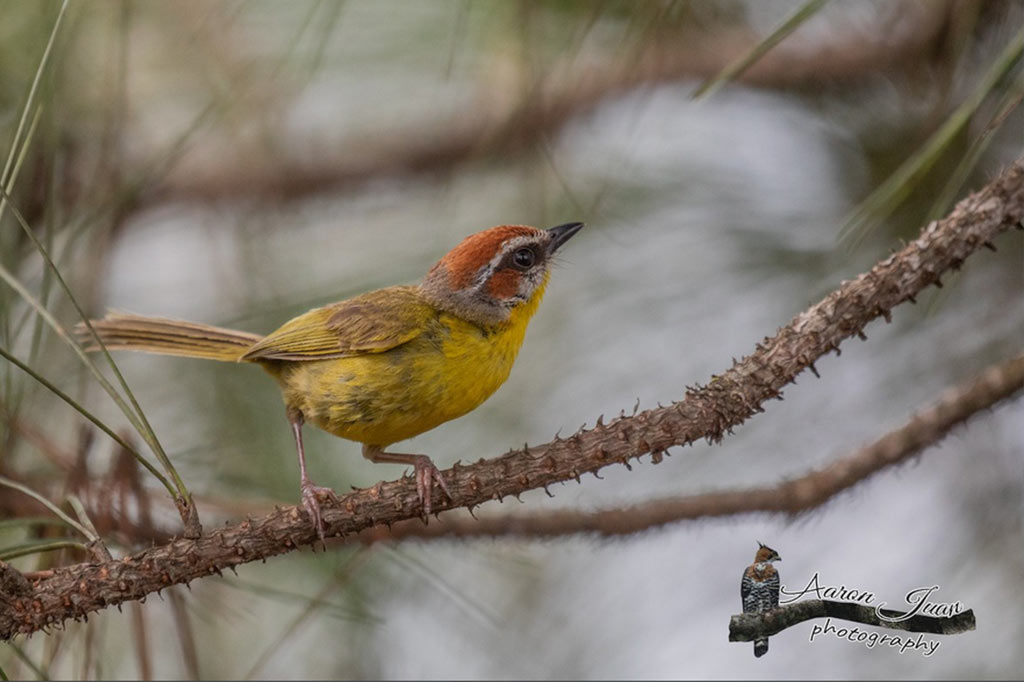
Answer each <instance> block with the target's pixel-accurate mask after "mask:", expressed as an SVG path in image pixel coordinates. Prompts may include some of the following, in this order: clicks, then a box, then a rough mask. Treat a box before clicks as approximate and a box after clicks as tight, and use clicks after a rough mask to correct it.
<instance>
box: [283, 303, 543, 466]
mask: <svg viewBox="0 0 1024 682" xmlns="http://www.w3.org/2000/svg"><path fill="white" fill-rule="evenodd" d="M542 293H543V291H538V292H537V295H535V296H534V297H533V300H531V301H529V302H527V303H525V304H523V305H521V306H519V307H518V308H517V309H515V310H513V311H512V314H511V315H510V318H509V320H508V322H507V323H505V324H503V325H500V326H499V327H495V328H492V329H482V328H481V327H479V326H477V325H475V324H472V323H470V322H467V321H465V320H462V319H460V318H458V317H456V316H454V315H451V314H449V313H444V312H442V313H439V314H438V315H437V317H436V318H435V320H433V321H432V322H431V324H429V325H428V327H427V328H426V329H425V330H424V331H423V333H422V334H420V335H419V336H418V337H416V338H415V339H413V340H411V341H409V342H408V343H405V344H402V345H400V346H398V347H396V348H392V349H391V350H388V351H385V352H383V353H367V354H361V355H353V356H350V357H342V358H334V359H328V360H315V361H304V362H287V363H284V364H282V365H280V366H279V367H278V368H275V369H271V368H270V367H268V370H271V372H272V374H274V375H275V377H276V378H277V379H278V382H279V383H280V384H281V388H282V391H283V393H284V398H285V402H286V403H287V404H288V405H291V406H294V407H297V408H298V409H300V410H301V411H302V413H303V415H304V416H305V418H306V420H307V421H308V422H310V423H312V424H315V425H316V426H318V427H320V428H322V429H324V430H325V431H328V432H330V433H332V434H334V435H336V436H340V437H342V438H346V439H348V440H354V441H358V442H361V443H368V444H371V445H380V446H387V445H390V444H391V443H395V442H398V441H400V440H404V439H406V438H411V437H413V436H415V435H418V434H420V433H423V432H424V431H428V430H430V429H432V428H434V427H435V426H437V425H439V424H442V423H444V422H446V421H448V420H450V419H455V418H456V417H460V416H462V415H464V414H466V413H467V412H469V411H471V410H473V409H475V408H476V407H478V406H479V405H480V404H481V403H482V402H484V401H485V400H486V399H487V398H488V397H490V396H491V394H493V393H494V392H495V391H496V390H497V389H498V387H499V386H501V385H502V384H503V383H504V382H505V380H506V379H507V378H508V376H509V373H510V372H511V370H512V365H513V363H514V362H515V359H516V355H517V353H518V352H519V347H520V346H521V345H522V343H523V338H524V337H525V335H526V327H527V324H528V322H529V320H530V317H531V316H532V315H533V313H534V312H535V311H536V309H537V306H538V305H539V303H540V298H541V295H542Z"/></svg>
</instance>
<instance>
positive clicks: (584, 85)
mask: <svg viewBox="0 0 1024 682" xmlns="http://www.w3.org/2000/svg"><path fill="white" fill-rule="evenodd" d="M955 5H956V2H952V1H950V2H903V3H899V4H898V5H896V9H895V10H893V9H892V8H889V7H887V8H885V9H883V10H882V11H880V12H879V16H878V18H877V25H874V26H872V27H871V28H869V29H865V30H862V31H857V30H844V31H820V32H818V34H817V35H816V36H815V37H814V38H809V37H805V38H802V39H800V38H799V35H798V36H797V38H791V39H789V40H786V41H785V42H783V43H782V44H780V45H778V46H776V47H774V48H773V49H771V50H770V51H769V52H767V53H766V54H764V55H763V56H761V57H760V59H759V60H758V61H757V62H756V63H754V64H752V65H751V66H750V67H749V68H748V69H747V70H746V71H744V72H743V73H742V74H741V75H740V76H738V77H737V80H738V81H739V82H742V83H746V84H748V85H754V86H759V87H766V88H778V89H786V88H814V87H820V86H821V85H822V84H832V85H848V84H850V83H851V82H856V81H860V80H863V79H865V78H867V77H868V76H870V75H871V74H873V73H877V72H882V73H891V72H893V71H897V70H906V69H908V68H917V67H918V66H919V65H920V64H921V62H922V61H923V60H927V59H931V53H932V52H933V48H935V46H936V45H938V44H940V43H941V42H942V38H943V35H944V31H945V29H946V27H947V25H948V21H949V17H950V14H951V12H953V11H954V7H955ZM762 40H763V37H762V36H760V35H757V34H755V33H754V32H753V31H751V30H749V29H746V28H744V29H737V28H734V27H727V28H720V29H718V30H716V31H708V30H706V29H704V30H701V31H696V30H692V29H691V30H690V31H688V32H685V33H683V34H679V33H670V34H667V35H661V36H654V37H652V38H650V39H645V40H644V41H643V45H642V46H641V47H639V48H637V51H636V53H635V54H634V55H632V56H628V55H627V56H625V57H623V56H622V55H621V54H619V53H616V54H613V55H610V56H609V57H608V58H606V59H605V60H604V61H603V62H601V63H598V64H593V63H591V64H589V65H581V64H580V61H581V60H580V59H579V58H578V56H574V57H573V58H572V59H568V60H566V61H565V62H563V63H561V64H558V65H555V66H554V67H552V68H551V69H550V70H549V75H548V76H547V77H546V78H545V79H544V80H543V81H541V82H539V83H537V84H536V85H535V86H534V87H533V88H530V89H529V90H528V93H527V94H526V96H525V97H523V98H522V99H510V98H509V97H508V96H507V92H508V90H509V87H508V83H507V82H504V81H501V82H497V83H494V84H491V85H488V86H485V87H484V88H483V89H482V91H481V92H480V94H479V96H478V97H477V98H476V99H475V100H474V101H473V102H471V103H470V104H469V105H468V106H466V107H465V109H463V110H462V111H459V112H458V113H456V114H455V115H453V116H451V117H450V118H449V119H448V120H446V121H444V122H440V123H436V122H428V121H419V122H416V123H415V124H413V125H410V126H408V127H407V128H406V129H404V130H392V131H381V130H377V131H374V132H373V134H372V135H366V134H365V133H359V134H358V135H355V136H352V137H351V138H350V139H349V140H348V141H347V142H346V143H345V144H343V145H339V146H338V148H336V149H333V150H331V149H325V148H324V147H323V145H319V146H318V145H316V143H315V142H308V143H306V144H304V143H302V142H298V143H295V144H288V145H285V146H286V147H287V148H288V149H289V150H300V152H298V153H294V155H291V156H289V155H285V154H282V153H278V152H277V151H273V152H271V151H268V150H267V149H265V148H264V147H261V146H259V142H258V141H257V143H256V144H254V145H250V146H239V147H237V148H235V149H234V150H233V153H225V154H220V155H206V156H204V158H203V160H202V161H200V160H198V159H196V158H193V159H191V160H185V161H183V162H181V163H179V165H178V166H177V167H175V168H174V169H173V170H172V171H170V172H169V173H168V174H167V175H166V177H164V178H163V180H162V181H160V182H158V183H156V184H155V185H154V186H152V187H151V188H150V189H149V191H148V192H146V193H145V195H144V196H143V197H141V198H140V201H141V202H142V203H144V204H153V203H161V202H166V201H217V200H227V199H237V198H245V199H256V200H260V201H282V200H295V199H301V198H304V197H306V196H310V195H314V194H318V193H323V192H332V191H337V190H339V189H342V188H344V187H348V186H352V185H356V184H359V183H363V182H366V181H368V180H371V179H373V178H376V177H381V176H400V175H409V174H422V173H443V172H448V171H450V170H452V169H454V168H455V167H456V166H457V165H458V164H460V163H464V162H467V161H471V160H473V159H477V158H481V157H484V156H488V155H497V154H505V155H507V154H509V153H515V152H518V151H522V150H524V149H528V148H530V147H531V146H532V145H535V144H537V143H539V142H541V141H543V140H545V139H547V138H550V137H551V136H553V135H555V134H557V133H558V131H559V130H560V129H561V128H562V126H564V125H565V124H566V123H567V122H569V121H570V120H571V119H572V118H574V117H577V116H580V115H583V114H586V113H587V112H589V111H591V110H592V109H594V108H595V107H597V106H598V105H600V104H601V103H603V102H605V101H608V100H609V99H612V98H615V97H619V96H622V95H624V94H625V93H627V92H629V91H631V90H634V89H636V88H639V87H643V86H651V85H658V84H663V83H670V82H675V81H680V80H701V79H705V78H711V77H714V76H716V75H718V74H719V73H720V72H721V71H722V70H723V69H725V68H727V67H728V66H729V65H731V64H733V63H735V62H736V61H737V60H738V59H740V58H742V57H743V56H744V55H746V54H748V53H750V52H751V51H752V50H755V49H756V48H757V47H758V46H759V45H760V43H761V42H762ZM304 148H305V149H306V150H308V151H310V152H311V153H309V154H307V155H304V156H302V155H299V154H300V153H301V150H302V149H304Z"/></svg>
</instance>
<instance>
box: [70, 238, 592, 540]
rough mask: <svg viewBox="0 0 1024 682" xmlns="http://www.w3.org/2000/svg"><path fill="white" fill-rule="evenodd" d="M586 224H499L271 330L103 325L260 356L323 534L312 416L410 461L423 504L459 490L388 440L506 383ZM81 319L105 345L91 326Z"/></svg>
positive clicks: (471, 404) (187, 348)
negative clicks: (423, 268) (424, 267)
mask: <svg viewBox="0 0 1024 682" xmlns="http://www.w3.org/2000/svg"><path fill="white" fill-rule="evenodd" d="M582 227H583V223H566V224H564V225H559V226H557V227H553V228H551V229H549V230H539V229H537V228H534V227H527V226H524V225H499V226H498V227H492V228H490V229H488V230H484V231H483V232H478V233H476V234H473V235H470V236H469V237H466V238H465V239H464V240H463V241H462V242H461V243H460V244H459V245H458V246H456V247H455V248H454V249H452V250H451V251H450V252H449V253H448V254H447V255H446V256H445V257H444V258H442V259H441V260H440V261H439V262H438V263H437V264H436V265H434V267H432V268H431V269H430V272H428V273H427V276H426V277H425V278H424V279H423V281H422V282H420V283H419V284H418V285H416V286H393V287H387V288H384V289H378V290H376V291H370V292H368V293H365V294H361V295H359V296H356V297H354V298H350V299H348V300H345V301H341V302H339V303H334V304H332V305H328V306H325V307H323V308H315V309H313V310H310V311H309V312H307V313H305V314H303V315H300V316H298V317H296V318H295V319H293V320H290V321H288V322H286V323H284V325H282V326H281V328H279V329H278V330H277V331H274V332H271V333H270V334H268V335H267V336H259V335H258V334H250V333H248V332H240V331H234V330H230V329H222V328H219V327H213V326H209V325H205V324H198V323H194V322H183V321H179V320H171V319H165V318H159V317H143V316H140V315H130V314H120V313H114V314H109V315H107V317H105V318H103V319H102V320H94V321H92V326H93V329H95V331H96V333H97V334H98V335H99V338H100V339H102V340H103V344H104V345H105V346H106V347H107V348H109V349H126V350H138V351H146V352H150V353H165V354H168V355H181V356H185V357H193V358H207V359H211V360H224V361H231V362H254V363H256V364H258V365H260V366H261V367H263V369H265V370H266V371H267V372H269V373H270V375H271V376H273V377H274V378H275V379H276V380H277V382H278V384H280V386H281V391H282V393H283V395H284V402H285V406H286V408H287V415H288V420H289V422H291V426H292V431H293V433H294V435H295V444H296V447H297V449H298V455H299V474H300V477H301V490H302V505H303V507H304V508H305V510H306V512H307V514H309V517H310V519H311V520H312V522H313V524H314V525H315V526H316V529H317V532H318V533H319V534H320V537H321V539H322V538H323V532H324V531H323V521H322V518H321V513H320V501H319V499H318V496H323V497H325V498H327V499H329V500H331V501H333V502H337V497H336V496H335V494H334V491H333V490H331V489H330V488H323V487H320V486H317V485H314V484H313V481H312V480H310V478H309V474H308V473H307V472H306V456H305V452H304V451H303V447H302V425H303V423H305V422H309V423H311V424H314V425H316V426H318V427H320V428H321V429H323V430H325V431H327V432H329V433H333V434H334V435H336V436H340V437H341V438H347V439H348V440H353V441H357V442H360V443H362V444H363V456H364V457H366V458H367V459H369V460H371V461H374V462H397V463H400V464H411V465H412V466H413V468H414V471H415V477H416V490H417V493H418V494H419V498H420V502H421V503H422V505H423V509H424V514H426V515H429V514H430V509H431V494H432V488H433V484H434V483H435V482H436V483H437V484H438V486H439V487H440V488H441V489H442V490H443V491H444V493H445V494H446V495H447V496H448V498H449V499H452V497H451V493H450V492H449V490H448V486H447V484H446V483H445V481H444V479H443V478H442V477H441V473H440V472H439V471H438V469H437V467H436V466H434V463H433V462H432V461H431V460H430V458H429V457H427V456H426V455H414V454H405V453H398V452H387V451H386V450H385V448H386V447H387V446H389V445H391V444H392V443H396V442H398V441H401V440H405V439H406V438H411V437H413V436H415V435H417V434H420V433H423V432H424V431H428V430H430V429H432V428H434V427H435V426H437V425H439V424H441V423H443V422H446V421H448V420H449V419H455V418H456V417H461V416H462V415H464V414H466V413H467V412H469V411H470V410H473V409H475V408H476V407H478V406H479V405H480V404H481V403H482V402H483V401H484V400H486V399H487V398H488V397H490V395H491V394H492V393H494V391H496V390H497V389H498V387H499V386H501V385H502V384H503V383H504V382H505V379H507V378H508V375H509V372H510V371H511V369H512V364H513V362H515V359H516V354H517V353H518V351H519V347H520V345H521V344H522V342H523V337H524V336H525V334H526V325H527V323H528V322H529V321H530V317H532V316H533V314H534V312H536V310H537V306H538V305H539V304H540V300H541V297H542V296H543V295H544V288H545V286H546V285H547V282H548V276H549V274H550V270H551V261H552V256H553V255H554V253H555V251H557V250H558V248H559V247H560V246H562V244H564V243H565V242H566V241H568V240H569V238H571V237H572V236H573V235H574V234H576V233H577V232H578V231H579V230H580V228H582ZM77 331H78V333H79V335H80V337H81V338H82V339H83V340H84V341H85V342H86V343H88V344H90V346H89V349H90V350H97V349H98V346H96V345H95V340H94V339H93V337H92V334H91V333H90V332H89V330H88V329H87V328H86V327H85V326H84V325H81V324H80V325H79V326H78V328H77Z"/></svg>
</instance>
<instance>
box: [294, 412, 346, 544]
mask: <svg viewBox="0 0 1024 682" xmlns="http://www.w3.org/2000/svg"><path fill="white" fill-rule="evenodd" d="M288 421H289V422H290V423H291V425H292V434H293V435H294V436H295V447H296V449H297V450H298V453H299V487H300V490H301V491H302V508H303V509H305V510H306V514H308V515H309V518H310V520H312V521H313V526H314V527H315V528H316V532H317V535H319V536H320V542H323V541H324V522H323V517H322V516H321V513H320V499H319V498H320V496H323V497H325V498H327V499H328V500H329V501H331V502H333V503H334V504H337V503H338V496H337V495H335V494H334V491H333V490H331V489H330V488H324V487H322V486H319V485H314V484H313V481H311V480H310V478H309V474H308V473H306V451H305V449H304V448H303V447H302V425H303V423H305V418H304V417H303V416H302V413H301V412H299V411H298V410H295V409H291V408H289V410H288Z"/></svg>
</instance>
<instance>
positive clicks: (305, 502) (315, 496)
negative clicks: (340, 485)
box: [302, 480, 338, 542]
mask: <svg viewBox="0 0 1024 682" xmlns="http://www.w3.org/2000/svg"><path fill="white" fill-rule="evenodd" d="M321 497H324V498H325V499H327V500H328V501H329V502H332V503H334V504H338V496H337V495H336V494H335V493H334V491H333V490H331V489H330V488H325V487H323V486H319V485H313V482H312V481H308V480H307V481H303V482H302V508H303V509H305V510H306V514H307V515H308V516H309V518H310V520H311V521H312V522H313V526H314V527H315V528H316V533H317V535H319V536H320V542H324V520H323V516H322V515H321V513H320V498H321Z"/></svg>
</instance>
